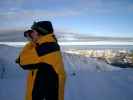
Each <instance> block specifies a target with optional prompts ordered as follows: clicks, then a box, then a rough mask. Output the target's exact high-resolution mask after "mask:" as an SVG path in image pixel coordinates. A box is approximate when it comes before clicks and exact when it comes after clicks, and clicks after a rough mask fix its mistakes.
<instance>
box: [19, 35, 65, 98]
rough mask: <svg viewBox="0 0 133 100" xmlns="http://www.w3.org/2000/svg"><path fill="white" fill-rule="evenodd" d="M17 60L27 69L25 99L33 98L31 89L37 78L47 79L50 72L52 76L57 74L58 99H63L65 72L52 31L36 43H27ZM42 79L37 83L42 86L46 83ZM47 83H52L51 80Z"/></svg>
mask: <svg viewBox="0 0 133 100" xmlns="http://www.w3.org/2000/svg"><path fill="white" fill-rule="evenodd" d="M19 60H20V62H19V63H20V66H21V67H22V68H23V69H26V70H29V74H28V79H27V91H26V100H33V97H34V96H33V92H34V91H33V90H34V88H36V82H37V80H39V79H42V80H43V79H47V77H49V76H50V75H51V74H52V75H53V76H56V75H57V77H58V79H57V80H58V82H57V83H58V93H57V95H58V100H64V84H65V78H66V74H65V71H64V65H63V61H62V56H61V52H60V48H59V45H58V44H57V42H56V39H55V38H54V36H53V34H52V33H51V34H47V35H45V36H41V37H40V38H39V39H38V40H37V42H36V44H35V43H32V42H29V43H27V44H26V45H25V47H24V48H23V49H22V51H21V52H20V55H19ZM55 79H56V78H55ZM43 81H44V82H41V83H39V84H38V85H42V88H43V85H44V86H45V85H47V83H46V82H45V80H43ZM43 83H44V84H43ZM48 84H51V85H52V84H53V85H54V83H52V81H51V83H48ZM39 88H40V87H39ZM35 92H37V91H35ZM46 92H47V91H46ZM38 93H39V90H38ZM51 96H52V95H51ZM38 100H39V99H38Z"/></svg>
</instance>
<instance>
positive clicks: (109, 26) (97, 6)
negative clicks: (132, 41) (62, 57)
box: [0, 0, 133, 37]
mask: <svg viewBox="0 0 133 100" xmlns="http://www.w3.org/2000/svg"><path fill="white" fill-rule="evenodd" d="M42 20H50V21H51V22H52V24H53V26H54V29H55V30H56V31H61V32H71V33H78V34H81V35H82V34H83V35H88V36H110V37H133V28H132V27H133V0H0V22H1V23H0V30H10V29H28V28H30V26H31V25H32V24H33V22H34V21H36V22H37V21H42Z"/></svg>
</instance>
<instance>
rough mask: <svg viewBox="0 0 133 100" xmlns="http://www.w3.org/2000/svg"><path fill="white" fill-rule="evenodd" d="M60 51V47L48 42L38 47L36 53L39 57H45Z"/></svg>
mask: <svg viewBox="0 0 133 100" xmlns="http://www.w3.org/2000/svg"><path fill="white" fill-rule="evenodd" d="M58 50H60V47H59V45H58V44H57V43H56V42H47V43H43V44H41V45H38V46H37V47H36V51H37V54H38V55H39V56H43V55H46V54H48V53H52V52H55V51H58Z"/></svg>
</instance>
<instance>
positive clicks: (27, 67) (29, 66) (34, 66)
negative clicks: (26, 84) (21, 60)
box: [20, 63, 52, 70]
mask: <svg viewBox="0 0 133 100" xmlns="http://www.w3.org/2000/svg"><path fill="white" fill-rule="evenodd" d="M20 66H21V67H22V68H23V69H25V70H33V69H42V68H43V67H46V66H47V67H51V66H52V65H50V64H47V63H37V64H27V65H20Z"/></svg>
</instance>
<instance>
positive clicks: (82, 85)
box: [0, 45, 133, 100]
mask: <svg viewBox="0 0 133 100" xmlns="http://www.w3.org/2000/svg"><path fill="white" fill-rule="evenodd" d="M19 51H20V48H18V47H11V46H5V45H0V100H9V98H10V100H24V95H25V87H26V86H25V84H26V74H27V72H26V71H23V70H22V69H21V68H20V67H19V66H18V65H17V64H15V58H16V56H17V55H18V53H19ZM62 55H63V60H64V65H65V70H66V73H67V79H66V86H65V100H132V98H133V88H132V84H133V78H132V76H133V71H132V69H121V68H116V67H113V66H110V65H108V64H106V63H104V62H102V61H99V60H96V59H93V58H86V57H83V56H79V55H74V54H68V53H64V51H63V53H62ZM16 94H17V95H16Z"/></svg>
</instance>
